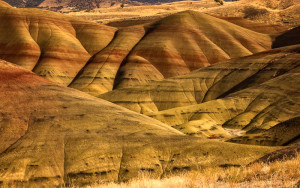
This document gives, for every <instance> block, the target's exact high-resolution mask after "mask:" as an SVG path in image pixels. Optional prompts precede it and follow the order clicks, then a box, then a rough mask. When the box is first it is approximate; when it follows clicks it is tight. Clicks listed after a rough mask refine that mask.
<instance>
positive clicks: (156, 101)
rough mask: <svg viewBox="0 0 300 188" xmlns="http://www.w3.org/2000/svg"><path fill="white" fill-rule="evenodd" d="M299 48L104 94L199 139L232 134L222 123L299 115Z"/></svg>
mask: <svg viewBox="0 0 300 188" xmlns="http://www.w3.org/2000/svg"><path fill="white" fill-rule="evenodd" d="M299 47H300V46H299V45H297V46H291V47H286V48H279V49H276V50H271V51H268V52H263V53H259V54H255V55H252V56H249V57H244V58H238V59H232V60H229V61H228V62H223V63H218V64H215V65H212V66H209V67H205V68H202V69H199V70H197V71H194V72H192V73H189V74H186V75H183V76H179V77H174V78H170V79H166V80H163V81H158V82H154V83H152V84H149V85H141V86H135V87H132V88H123V89H119V90H115V91H112V92H108V93H106V94H103V95H101V96H100V97H101V98H104V99H106V100H109V101H111V102H114V103H116V104H119V105H122V106H124V107H126V108H129V109H131V110H133V111H137V112H140V113H144V114H146V115H149V116H151V117H153V118H156V119H159V120H160V121H162V122H164V123H166V124H168V125H170V126H173V127H174V128H176V129H178V130H180V131H182V132H184V133H186V134H191V135H197V136H201V137H209V136H212V135H215V136H217V137H229V136H230V135H229V134H228V133H227V132H226V131H225V130H223V128H222V126H223V127H226V128H230V129H243V130H247V131H250V132H255V131H256V132H257V131H260V130H266V129H269V128H271V127H273V126H275V125H277V124H279V123H281V122H283V121H287V120H289V119H291V118H294V117H296V116H297V115H298V114H299V113H300V111H299V109H300V107H299V92H298V91H299V89H300V88H298V86H299V84H298V83H299V79H300V78H299V71H300V70H299V66H300V61H299V57H300V56H299ZM237 78H238V79H237ZM290 86H293V87H290ZM176 107H177V108H176ZM159 111H160V112H159Z"/></svg>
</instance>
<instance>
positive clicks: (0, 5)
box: [0, 0, 11, 7]
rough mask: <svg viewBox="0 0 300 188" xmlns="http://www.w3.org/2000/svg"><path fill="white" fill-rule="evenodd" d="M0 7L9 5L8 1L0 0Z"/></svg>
mask: <svg viewBox="0 0 300 188" xmlns="http://www.w3.org/2000/svg"><path fill="white" fill-rule="evenodd" d="M0 7H11V6H10V5H9V4H8V3H6V2H4V1H2V0H0Z"/></svg>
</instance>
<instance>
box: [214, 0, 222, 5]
mask: <svg viewBox="0 0 300 188" xmlns="http://www.w3.org/2000/svg"><path fill="white" fill-rule="evenodd" d="M215 2H217V3H219V4H220V5H223V4H224V2H223V0H215Z"/></svg>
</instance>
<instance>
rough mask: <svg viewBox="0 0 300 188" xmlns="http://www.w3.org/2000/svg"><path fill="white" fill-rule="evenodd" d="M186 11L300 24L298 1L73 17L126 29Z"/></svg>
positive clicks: (205, 0) (188, 4)
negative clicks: (125, 27)
mask: <svg viewBox="0 0 300 188" xmlns="http://www.w3.org/2000/svg"><path fill="white" fill-rule="evenodd" d="M185 10H194V11H199V12H204V13H208V14H210V15H214V16H226V17H242V18H246V19H249V20H253V21H256V22H260V23H266V24H280V25H287V26H298V25H299V23H300V16H299V11H300V1H299V0H284V1H279V0H267V1H262V0H250V1H249V0H240V1H234V2H224V5H222V6H221V5H219V4H218V3H216V2H214V0H202V1H181V2H173V3H165V4H161V5H147V6H125V7H124V8H120V7H112V8H99V9H93V10H91V11H89V12H86V11H81V12H71V13H70V14H71V15H74V16H77V17H81V18H85V19H88V20H95V21H97V22H100V23H104V24H108V25H112V26H127V25H136V24H142V23H149V22H152V21H155V20H157V19H161V18H162V17H165V16H167V15H170V14H174V13H176V12H181V11H185Z"/></svg>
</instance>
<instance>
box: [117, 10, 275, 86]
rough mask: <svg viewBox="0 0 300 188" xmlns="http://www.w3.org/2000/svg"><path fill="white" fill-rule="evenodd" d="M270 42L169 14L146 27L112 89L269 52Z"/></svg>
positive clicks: (191, 15) (202, 17)
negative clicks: (146, 29) (235, 58)
mask: <svg viewBox="0 0 300 188" xmlns="http://www.w3.org/2000/svg"><path fill="white" fill-rule="evenodd" d="M270 42H271V38H270V36H269V35H266V34H261V33H257V32H254V31H251V30H248V29H245V28H242V27H240V26H237V25H235V24H232V23H230V22H227V21H224V20H222V19H218V18H215V17H212V16H209V15H206V14H202V13H199V12H195V11H185V12H180V13H177V14H173V15H171V16H168V17H166V18H163V19H162V20H160V21H157V22H155V23H153V24H152V25H149V26H148V31H147V34H146V36H145V37H144V38H143V39H142V40H141V41H140V42H139V43H138V44H137V46H136V47H135V48H134V49H133V50H132V52H131V53H130V55H129V56H128V58H127V60H126V61H125V62H124V63H123V65H122V66H121V67H120V70H119V73H118V76H119V78H118V81H117V82H116V84H115V85H114V88H122V87H127V86H133V85H136V84H141V83H147V82H150V81H153V80H157V78H161V77H162V76H163V78H168V77H172V76H177V75H181V74H185V73H189V72H190V71H193V70H196V69H199V68H201V67H205V66H208V65H210V64H213V63H215V62H218V61H221V60H224V59H229V58H234V57H241V56H246V55H251V54H252V53H256V52H260V51H264V50H266V49H269V47H270V44H271V43H270ZM141 70H142V71H141Z"/></svg>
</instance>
